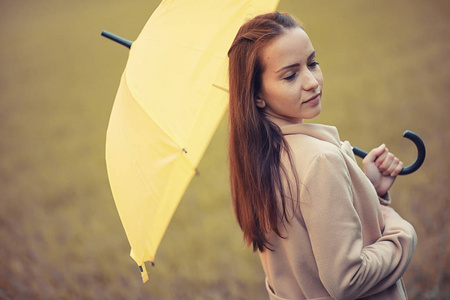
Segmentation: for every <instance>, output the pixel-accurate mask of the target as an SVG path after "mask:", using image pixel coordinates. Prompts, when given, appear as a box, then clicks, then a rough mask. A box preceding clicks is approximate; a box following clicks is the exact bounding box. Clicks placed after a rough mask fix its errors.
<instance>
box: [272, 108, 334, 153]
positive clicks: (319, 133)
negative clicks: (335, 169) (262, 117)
mask: <svg viewBox="0 0 450 300" xmlns="http://www.w3.org/2000/svg"><path fill="white" fill-rule="evenodd" d="M266 117H267V118H268V119H269V120H270V121H271V122H273V123H274V124H276V125H278V127H279V128H280V129H281V132H282V133H283V135H291V134H305V135H309V136H311V137H314V138H316V139H319V140H322V141H325V142H329V143H331V144H333V145H335V146H338V147H340V146H341V140H340V139H339V133H338V131H337V129H336V127H334V126H328V125H322V124H311V123H301V124H294V123H289V122H287V121H286V120H282V119H279V118H277V117H275V116H273V115H268V114H267V115H266Z"/></svg>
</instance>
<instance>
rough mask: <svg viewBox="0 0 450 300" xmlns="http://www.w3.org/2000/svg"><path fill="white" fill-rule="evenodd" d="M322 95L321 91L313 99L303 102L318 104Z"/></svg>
mask: <svg viewBox="0 0 450 300" xmlns="http://www.w3.org/2000/svg"><path fill="white" fill-rule="evenodd" d="M320 95H321V93H319V94H317V95H315V96H314V97H312V98H311V99H309V100H306V101H305V102H303V104H312V105H316V104H318V103H319V101H320Z"/></svg>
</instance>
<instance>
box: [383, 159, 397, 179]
mask: <svg viewBox="0 0 450 300" xmlns="http://www.w3.org/2000/svg"><path fill="white" fill-rule="evenodd" d="M399 162H400V160H399V159H398V158H397V157H395V156H394V159H393V160H392V162H391V164H390V165H389V166H387V168H386V170H385V171H384V173H383V175H386V176H387V175H390V174H392V172H394V170H395V169H396V168H397V166H398V164H399Z"/></svg>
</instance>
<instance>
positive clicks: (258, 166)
mask: <svg viewBox="0 0 450 300" xmlns="http://www.w3.org/2000/svg"><path fill="white" fill-rule="evenodd" d="M296 27H300V28H302V27H301V25H300V24H299V23H298V22H297V21H296V20H295V19H294V18H293V17H291V16H290V15H288V14H285V13H283V14H281V13H278V12H275V13H269V14H264V15H260V16H257V17H255V18H253V19H252V20H250V21H248V22H246V23H245V24H244V25H242V27H241V28H240V29H239V31H238V33H237V35H236V37H235V39H234V41H233V43H232V45H231V47H230V50H229V51H228V57H229V69H228V71H229V90H230V103H229V126H230V136H229V163H230V183H231V194H232V198H233V206H234V210H235V214H236V218H237V221H238V223H239V225H240V227H241V229H242V231H243V233H244V241H245V243H246V245H247V246H250V245H253V251H256V250H257V249H258V250H259V251H264V249H265V248H267V249H270V243H269V242H268V240H267V234H268V233H269V232H272V231H273V232H275V233H276V234H277V235H278V236H280V237H282V235H281V233H280V231H279V230H278V224H279V221H283V220H286V221H287V222H289V220H288V216H287V208H286V202H287V201H286V198H288V195H287V194H286V193H285V190H284V188H283V183H282V174H284V175H286V169H285V168H284V166H283V165H282V164H281V163H280V161H281V155H280V154H281V152H282V150H285V151H286V153H287V154H288V157H289V161H291V159H290V156H289V153H290V152H289V149H288V146H287V144H286V142H285V140H284V138H283V135H282V133H281V131H280V129H279V127H278V126H277V125H275V124H273V123H272V122H270V121H269V120H268V119H267V117H266V116H265V114H264V111H263V109H261V108H258V107H257V106H256V103H255V101H256V96H257V95H258V93H259V92H260V89H261V84H262V82H261V80H262V79H261V77H262V72H263V71H264V65H263V64H262V59H261V55H262V51H263V49H264V48H265V47H266V46H267V45H268V44H269V43H270V42H271V41H273V40H274V39H275V38H277V37H279V36H281V35H282V34H283V33H284V32H285V31H286V29H289V28H296ZM291 166H292V162H291ZM294 173H295V172H294ZM288 189H289V190H291V187H290V185H289V184H288ZM290 194H292V193H290ZM277 198H280V199H281V206H282V207H281V208H278V205H277Z"/></svg>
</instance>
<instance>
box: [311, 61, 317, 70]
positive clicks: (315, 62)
mask: <svg viewBox="0 0 450 300" xmlns="http://www.w3.org/2000/svg"><path fill="white" fill-rule="evenodd" d="M318 65H319V63H318V62H317V61H313V62H312V63H310V64H309V65H308V67H309V68H310V69H314V68H315V67H317V66H318Z"/></svg>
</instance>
